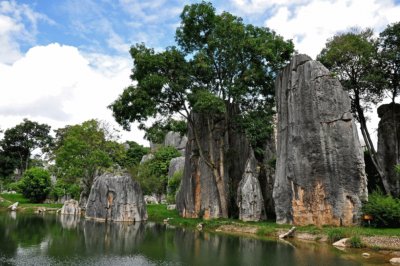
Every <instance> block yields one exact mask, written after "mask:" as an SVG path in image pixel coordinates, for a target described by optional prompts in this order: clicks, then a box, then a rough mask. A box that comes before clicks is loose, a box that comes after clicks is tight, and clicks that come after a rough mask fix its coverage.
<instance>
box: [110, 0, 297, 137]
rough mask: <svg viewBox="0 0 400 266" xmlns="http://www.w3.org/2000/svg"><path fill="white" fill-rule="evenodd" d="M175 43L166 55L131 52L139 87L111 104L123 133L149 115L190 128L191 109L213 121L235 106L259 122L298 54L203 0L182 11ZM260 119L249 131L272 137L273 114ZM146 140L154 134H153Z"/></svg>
mask: <svg viewBox="0 0 400 266" xmlns="http://www.w3.org/2000/svg"><path fill="white" fill-rule="evenodd" d="M175 39H176V42H177V45H178V48H177V47H170V48H167V49H166V50H165V51H163V52H158V53H157V52H155V51H154V49H151V48H147V47H146V46H145V45H144V44H136V45H135V46H133V47H132V48H131V50H130V53H131V56H132V59H133V61H134V68H133V72H132V75H131V79H132V80H135V81H137V85H136V86H131V87H128V88H126V89H125V90H124V92H123V93H122V95H120V96H119V97H118V99H116V100H115V101H114V102H113V103H112V104H111V105H110V106H109V108H110V109H111V110H112V112H113V115H114V117H115V119H116V121H117V122H118V123H119V124H121V125H122V126H123V127H124V128H126V129H129V127H130V123H131V122H134V121H137V122H139V123H142V125H143V122H144V121H146V120H147V119H149V118H153V117H156V118H160V119H162V120H164V119H165V118H169V117H172V116H175V115H176V114H180V115H182V116H183V117H184V118H185V119H188V120H189V121H188V122H189V123H192V122H193V121H190V120H191V116H190V112H191V111H192V110H196V111H198V112H204V113H207V114H208V117H209V118H210V119H213V116H220V115H221V114H226V113H228V111H229V110H228V108H231V107H232V106H235V108H238V110H240V112H242V113H243V114H247V113H248V114H249V115H244V116H243V119H250V118H252V119H254V118H255V119H257V117H258V118H260V116H257V115H253V116H252V115H251V114H250V112H251V110H254V109H257V110H259V112H264V111H265V112H267V113H270V112H271V109H272V108H273V105H274V80H275V77H276V73H277V70H279V69H280V68H281V67H282V66H284V65H285V64H286V63H287V61H288V60H289V59H290V56H291V54H292V53H293V50H294V48H293V43H292V42H291V41H285V40H284V39H283V38H282V37H281V36H279V35H277V34H276V33H275V32H273V31H271V30H269V29H268V28H264V27H255V26H253V25H247V24H245V23H243V20H242V19H241V18H239V17H235V16H233V15H232V14H230V13H227V12H223V13H222V14H217V13H216V11H215V9H214V7H213V6H212V4H211V3H206V2H201V3H198V4H192V5H186V6H185V7H184V9H183V11H182V13H181V23H180V26H179V27H178V28H177V30H176V35H175ZM266 117H268V118H269V119H264V118H266ZM160 119H157V120H156V121H160ZM218 119H220V117H218ZM224 119H228V118H227V116H225V117H224ZM261 120H262V122H260V123H256V124H254V126H253V127H252V129H250V128H251V127H250V126H249V130H246V133H248V134H249V135H251V136H252V134H253V133H254V134H258V135H261V134H262V133H263V132H267V133H268V132H271V130H269V131H268V130H265V131H263V128H268V127H271V124H272V123H271V119H270V116H262V117H261ZM225 122H227V123H226V124H227V125H228V124H229V122H230V121H225ZM156 123H157V122H156ZM249 124H251V123H247V125H249ZM142 127H143V126H142ZM255 128H257V129H259V130H257V131H255V130H254V129H255ZM148 134H149V132H148ZM263 134H264V133H263ZM151 135H155V134H151ZM262 137H263V136H262ZM149 138H153V137H152V136H150V134H149ZM161 138H162V136H161V137H160V136H157V137H155V138H154V139H157V140H159V139H161ZM259 138H260V137H258V136H256V137H255V139H259ZM256 142H257V141H256Z"/></svg>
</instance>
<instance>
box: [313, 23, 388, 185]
mask: <svg viewBox="0 0 400 266" xmlns="http://www.w3.org/2000/svg"><path fill="white" fill-rule="evenodd" d="M377 51H378V47H377V42H376V41H375V40H374V39H373V32H372V30H370V29H367V30H364V31H360V30H357V29H354V30H352V31H351V32H348V33H343V34H338V35H335V36H334V37H333V38H332V39H330V40H329V41H328V42H327V43H326V47H325V48H324V49H323V50H322V51H321V53H320V54H319V55H318V56H317V59H318V60H319V61H321V62H322V63H323V64H324V65H325V66H326V67H327V68H329V69H330V70H331V71H332V72H333V73H334V74H335V75H337V77H338V78H339V80H340V82H341V83H342V85H343V87H344V89H346V90H347V91H348V92H349V94H350V98H351V107H352V112H353V115H354V116H355V118H356V119H357V121H358V122H359V123H360V129H361V133H362V136H363V139H364V141H365V145H366V147H367V149H368V151H369V154H370V155H371V159H372V162H373V164H374V166H375V168H376V170H377V171H378V173H379V175H380V177H381V179H382V183H383V186H384V188H385V191H386V193H390V190H389V185H388V181H387V178H386V176H385V173H384V171H383V169H382V167H381V165H380V163H379V160H378V158H377V153H376V150H375V148H374V144H373V142H372V140H371V136H370V134H369V131H368V127H367V119H366V117H365V114H364V113H365V111H366V110H368V109H369V108H370V105H371V104H376V103H378V102H379V101H380V100H381V97H382V91H381V90H380V86H379V85H377V84H379V83H380V82H381V79H380V78H381V77H380V76H379V74H378V75H377V72H376V70H375V68H374V66H375V63H376V58H377Z"/></svg>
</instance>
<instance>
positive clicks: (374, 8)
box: [265, 0, 400, 58]
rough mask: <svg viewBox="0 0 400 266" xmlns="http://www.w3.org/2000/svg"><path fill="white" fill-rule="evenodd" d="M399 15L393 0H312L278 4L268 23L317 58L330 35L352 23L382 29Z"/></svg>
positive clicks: (302, 50) (397, 7)
mask: <svg viewBox="0 0 400 266" xmlns="http://www.w3.org/2000/svg"><path fill="white" fill-rule="evenodd" d="M276 2H278V1H276ZM399 18H400V6H398V5H397V6H395V4H394V2H393V1H387V0H384V1H374V0H352V1H346V0H333V1H319V0H313V1H310V2H307V3H305V4H301V5H298V6H291V7H290V8H289V7H288V6H286V5H281V6H279V7H278V9H277V12H276V13H275V14H274V15H273V16H272V17H270V18H268V19H267V20H266V21H265V25H266V26H268V27H270V28H272V29H274V30H275V31H276V32H277V33H279V34H281V35H283V36H284V37H285V38H288V39H293V41H294V43H295V47H296V49H297V50H298V51H299V52H300V53H306V54H308V55H310V56H311V57H314V58H315V56H316V55H317V54H318V53H319V52H320V51H321V49H322V48H323V47H324V46H325V43H326V41H327V39H328V38H330V37H332V36H333V35H334V34H336V33H338V32H343V31H346V30H348V29H349V28H351V27H360V28H366V27H371V28H374V29H375V30H376V31H377V32H379V31H381V30H382V29H383V28H384V27H385V26H386V25H387V24H389V23H392V22H395V21H396V20H399Z"/></svg>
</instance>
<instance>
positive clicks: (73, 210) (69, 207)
mask: <svg viewBox="0 0 400 266" xmlns="http://www.w3.org/2000/svg"><path fill="white" fill-rule="evenodd" d="M61 214H63V215H76V216H79V215H81V208H80V207H79V202H78V201H77V200H74V199H70V200H67V201H65V202H64V205H63V206H62V208H61Z"/></svg>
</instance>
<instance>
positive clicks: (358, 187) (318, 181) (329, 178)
mask: <svg viewBox="0 0 400 266" xmlns="http://www.w3.org/2000/svg"><path fill="white" fill-rule="evenodd" d="M276 97H277V99H276V101H277V112H278V125H277V163H276V174H275V184H274V192H273V198H274V201H275V211H276V216H277V218H276V220H277V223H292V224H296V225H307V224H315V225H325V224H330V225H352V224H355V223H357V221H358V218H359V215H360V209H361V201H362V200H364V199H367V196H368V195H367V179H366V175H365V170H364V159H363V154H362V150H361V147H360V143H359V139H358V135H357V130H356V126H355V123H354V119H353V116H352V114H351V111H350V98H349V95H348V93H347V92H345V91H344V90H343V88H342V86H341V84H340V82H339V81H338V79H336V78H334V77H333V76H332V75H331V74H330V73H329V71H328V70H327V69H326V68H325V67H324V66H323V65H322V64H321V63H320V62H317V61H314V60H311V58H310V57H308V56H306V55H296V56H294V57H293V59H292V61H291V62H290V64H289V65H288V66H286V67H285V68H284V69H283V70H282V71H281V73H280V74H279V75H278V77H277V79H276Z"/></svg>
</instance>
